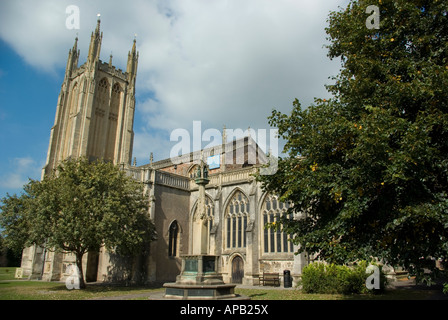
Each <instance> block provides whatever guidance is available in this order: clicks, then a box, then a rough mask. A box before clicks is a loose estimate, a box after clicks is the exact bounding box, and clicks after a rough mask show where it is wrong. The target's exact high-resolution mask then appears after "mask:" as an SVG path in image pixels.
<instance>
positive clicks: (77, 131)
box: [42, 19, 138, 176]
mask: <svg viewBox="0 0 448 320" xmlns="http://www.w3.org/2000/svg"><path fill="white" fill-rule="evenodd" d="M100 23H101V21H100V20H99V19H98V22H97V26H96V29H95V32H92V36H91V40H90V47H89V53H88V56H87V61H86V63H84V64H83V65H82V66H80V67H78V62H79V56H80V51H79V50H78V48H77V45H78V38H76V40H75V44H74V45H73V48H72V49H71V50H70V51H69V54H68V60H67V67H66V70H65V77H64V81H63V84H62V88H61V92H60V94H59V98H58V104H57V110H56V118H55V122H54V126H53V127H52V128H51V136H50V144H49V148H48V154H47V162H46V165H45V167H44V169H43V173H42V175H43V176H44V175H46V174H49V173H50V172H51V170H52V169H54V168H55V167H56V166H57V164H58V162H60V161H61V160H64V159H67V158H69V157H73V158H78V157H86V158H88V159H90V160H95V159H104V160H108V161H112V162H113V163H114V164H124V165H130V164H131V158H132V146H133V138H134V132H133V123H134V111H135V79H136V76H137V64H138V52H137V51H136V41H135V40H134V44H133V46H132V50H131V51H130V52H129V54H128V62H127V68H126V72H123V71H122V70H121V69H117V68H116V67H115V66H113V65H112V55H111V56H110V60H109V63H105V62H102V61H101V60H100V52H101V42H102V38H103V34H102V32H100Z"/></svg>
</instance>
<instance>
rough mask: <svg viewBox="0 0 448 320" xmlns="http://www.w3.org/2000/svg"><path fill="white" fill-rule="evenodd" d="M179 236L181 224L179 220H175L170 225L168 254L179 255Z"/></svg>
mask: <svg viewBox="0 0 448 320" xmlns="http://www.w3.org/2000/svg"><path fill="white" fill-rule="evenodd" d="M178 238H179V225H178V224H177V221H173V223H171V225H170V230H169V245H168V256H169V257H176V256H178V252H177V239H178Z"/></svg>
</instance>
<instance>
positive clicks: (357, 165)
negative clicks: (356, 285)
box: [259, 0, 448, 279]
mask: <svg viewBox="0 0 448 320" xmlns="http://www.w3.org/2000/svg"><path fill="white" fill-rule="evenodd" d="M375 2H376V5H377V7H378V8H379V13H380V15H379V18H380V24H379V29H369V28H367V26H366V19H368V18H369V14H368V13H366V8H367V7H368V6H370V5H375ZM447 12H448V4H447V2H446V1H425V0H412V1H408V0H406V1H405V0H382V1H381V0H380V1H371V0H368V1H364V0H359V1H352V2H351V3H350V4H349V5H348V6H347V8H345V9H341V10H340V11H339V12H332V13H331V14H330V15H329V19H328V22H329V26H328V28H327V29H326V31H327V34H328V40H329V41H330V44H329V45H328V50H329V53H328V55H329V57H330V58H331V59H335V58H339V59H340V60H341V63H342V68H341V70H340V73H339V74H338V75H337V76H336V77H334V78H333V81H334V83H333V84H331V85H328V86H327V89H328V90H329V92H331V93H332V94H333V98H332V99H330V100H329V101H326V100H322V99H316V100H315V103H314V104H312V105H311V106H309V107H308V108H306V109H302V107H301V105H300V103H299V101H298V100H296V101H295V102H294V104H293V110H292V112H291V114H290V115H286V114H283V113H281V112H278V111H276V110H274V111H273V113H272V115H271V117H270V118H269V119H270V124H271V125H273V126H276V127H278V129H279V134H280V136H281V137H282V138H284V139H285V140H286V141H287V142H286V145H285V149H284V152H285V153H286V154H287V156H286V157H285V158H281V159H279V170H278V172H277V174H276V175H272V176H260V177H259V179H260V180H261V181H262V183H263V186H264V188H265V190H267V191H269V192H274V193H277V194H279V195H280V196H281V200H283V201H291V202H292V203H293V204H294V206H293V207H292V208H291V209H290V210H291V211H294V212H297V213H298V212H300V213H301V219H298V220H294V221H289V220H286V219H284V220H283V223H282V227H283V228H285V230H286V231H287V232H289V233H291V234H293V235H294V242H295V243H296V244H299V245H300V248H301V249H300V250H301V251H303V250H306V251H307V252H308V253H311V254H316V255H318V256H320V257H321V258H323V259H325V260H327V261H329V262H335V263H347V262H350V261H354V260H356V259H371V258H372V257H377V258H380V259H382V260H383V262H385V263H388V264H391V265H400V266H403V267H405V268H406V269H408V270H409V271H410V272H411V274H415V275H417V276H419V279H422V276H423V269H424V268H428V269H430V270H434V259H442V260H444V261H446V259H447V254H448V241H447V237H448V197H447V192H448V90H447V88H448V16H447Z"/></svg>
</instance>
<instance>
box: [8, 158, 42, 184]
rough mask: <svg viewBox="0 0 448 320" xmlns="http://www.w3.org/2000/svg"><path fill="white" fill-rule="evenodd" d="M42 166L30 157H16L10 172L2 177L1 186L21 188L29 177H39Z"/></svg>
mask: <svg viewBox="0 0 448 320" xmlns="http://www.w3.org/2000/svg"><path fill="white" fill-rule="evenodd" d="M41 170H42V166H41V165H38V163H36V161H35V160H33V159H32V158H30V157H24V158H15V159H13V160H12V161H11V164H10V172H9V173H7V174H4V175H3V176H1V177H0V188H4V189H21V188H22V187H23V186H24V185H25V184H27V183H28V179H29V178H31V179H39V178H40V172H41Z"/></svg>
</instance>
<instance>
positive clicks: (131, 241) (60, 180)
mask: <svg viewBox="0 0 448 320" xmlns="http://www.w3.org/2000/svg"><path fill="white" fill-rule="evenodd" d="M2 202H3V205H2V206H1V207H0V208H1V216H0V224H1V226H2V227H3V228H4V231H3V233H4V235H5V242H6V243H7V245H8V246H9V247H10V248H14V249H16V250H22V249H23V248H24V247H27V246H30V245H34V244H35V245H39V246H42V247H45V248H46V249H47V250H57V251H64V252H71V253H73V254H74V255H75V256H76V264H77V267H78V268H79V271H80V272H79V276H80V286H81V288H84V287H85V283H84V279H83V272H82V257H83V255H84V254H85V253H86V252H89V251H98V250H99V249H100V247H102V246H105V247H106V248H107V249H108V250H109V251H111V252H116V253H118V254H122V255H130V254H135V253H138V252H139V251H141V250H143V249H144V247H145V246H147V244H148V242H149V241H150V240H151V239H152V237H153V235H154V226H153V224H152V222H151V221H150V220H149V216H148V202H147V200H146V198H145V196H144V194H143V188H142V186H141V184H139V183H138V182H136V181H134V180H133V179H132V178H130V177H128V176H127V175H126V173H125V172H124V171H122V170H120V169H119V168H118V167H117V166H114V165H113V164H111V163H108V162H100V161H98V162H95V163H90V162H89V161H87V160H85V159H80V160H66V161H64V162H62V163H61V164H60V165H59V166H58V167H57V169H56V170H55V172H54V174H53V175H50V176H46V177H45V178H44V179H43V180H42V181H34V180H31V181H30V182H29V183H28V184H27V185H25V187H24V193H23V194H22V196H20V197H17V196H15V195H14V196H9V195H8V196H7V197H6V198H4V199H2Z"/></svg>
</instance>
